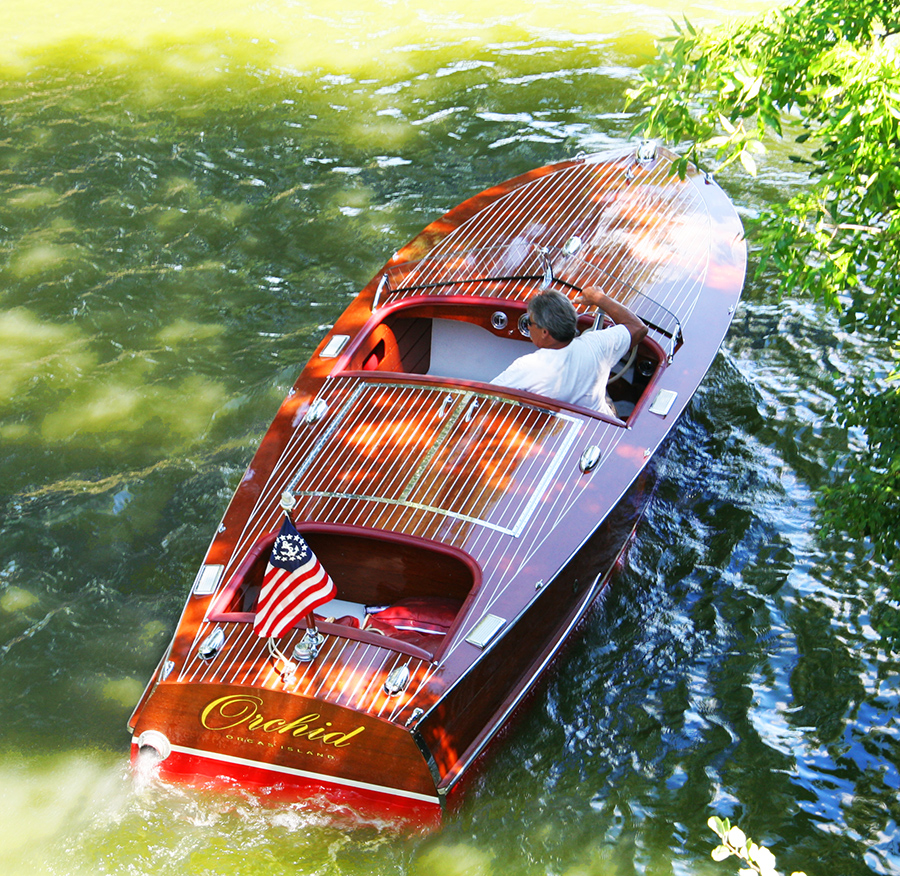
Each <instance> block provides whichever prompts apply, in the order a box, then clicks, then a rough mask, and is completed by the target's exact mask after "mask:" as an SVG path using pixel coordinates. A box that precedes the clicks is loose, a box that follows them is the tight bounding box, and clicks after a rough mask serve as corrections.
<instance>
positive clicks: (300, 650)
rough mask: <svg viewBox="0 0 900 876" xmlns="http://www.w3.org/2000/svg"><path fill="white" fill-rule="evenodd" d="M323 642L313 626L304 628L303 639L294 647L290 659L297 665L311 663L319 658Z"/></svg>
mask: <svg viewBox="0 0 900 876" xmlns="http://www.w3.org/2000/svg"><path fill="white" fill-rule="evenodd" d="M324 641H325V636H323V635H322V634H321V633H320V632H319V631H318V630H317V629H316V628H315V627H314V626H309V627H307V628H306V632H305V633H304V634H303V638H302V639H301V640H300V641H299V642H297V644H296V645H294V652H293V654H291V657H292V659H294V660H296V661H297V662H298V663H312V661H313V660H315V659H316V657H318V656H319V648H321V647H322V642H324Z"/></svg>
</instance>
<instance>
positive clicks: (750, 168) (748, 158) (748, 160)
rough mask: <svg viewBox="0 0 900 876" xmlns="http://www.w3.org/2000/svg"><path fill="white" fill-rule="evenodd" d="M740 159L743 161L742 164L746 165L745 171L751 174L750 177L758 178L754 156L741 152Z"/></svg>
mask: <svg viewBox="0 0 900 876" xmlns="http://www.w3.org/2000/svg"><path fill="white" fill-rule="evenodd" d="M738 158H739V159H740V161H741V164H743V165H744V170H746V171H747V173H749V174H750V176H756V161H755V160H754V159H753V156H752V155H750V153H749V152H741V153H740V154H739V155H738Z"/></svg>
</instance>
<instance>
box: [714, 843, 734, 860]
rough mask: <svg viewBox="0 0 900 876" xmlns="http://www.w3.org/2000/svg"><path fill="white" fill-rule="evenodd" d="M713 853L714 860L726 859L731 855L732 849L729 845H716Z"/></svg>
mask: <svg viewBox="0 0 900 876" xmlns="http://www.w3.org/2000/svg"><path fill="white" fill-rule="evenodd" d="M711 854H712V859H713V860H714V861H724V860H725V859H726V858H730V857H731V855H732V851H731V849H729V848H728V846H716V847H715V848H714V849H713V850H712V853H711Z"/></svg>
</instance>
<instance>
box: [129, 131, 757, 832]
mask: <svg viewBox="0 0 900 876" xmlns="http://www.w3.org/2000/svg"><path fill="white" fill-rule="evenodd" d="M674 160H675V156H674V155H673V154H671V153H669V152H667V151H665V150H663V149H657V148H655V147H652V146H650V147H649V148H648V145H647V144H641V146H640V147H639V148H637V149H636V150H630V151H619V152H617V153H610V154H604V155H595V156H588V157H579V158H576V159H574V160H569V161H564V162H562V163H559V164H554V165H551V166H547V167H542V168H539V169H536V170H533V171H531V172H529V173H526V174H524V175H522V176H519V177H516V178H515V179H512V180H510V181H508V182H506V183H503V184H501V185H498V186H495V187H493V188H491V189H488V190H486V191H484V192H482V193H481V194H478V195H476V196H475V197H472V198H470V199H468V200H466V201H465V202H463V203H462V204H461V205H460V206H458V207H456V208H455V209H453V210H451V211H450V212H449V213H447V214H446V215H445V216H443V217H442V218H440V219H439V220H437V221H436V222H434V223H433V224H431V225H429V226H428V227H427V228H425V229H424V230H423V231H422V232H421V233H420V234H419V235H418V236H417V237H416V238H414V239H413V240H412V241H411V242H410V243H409V244H408V245H406V246H405V247H404V248H403V249H401V250H400V251H399V252H397V253H396V254H395V255H394V256H393V257H392V258H391V259H390V260H389V261H388V262H387V264H386V265H385V266H384V267H383V268H382V269H381V270H380V271H379V272H378V273H377V274H376V275H375V277H374V278H373V279H372V280H371V282H370V283H369V284H368V285H367V286H366V287H365V288H364V289H363V290H362V292H360V293H359V295H358V296H357V297H356V298H355V299H354V301H353V302H352V304H351V305H350V306H349V307H348V309H347V310H346V312H345V313H344V314H343V315H342V316H341V317H340V319H339V320H338V321H337V323H336V324H335V326H334V327H333V329H332V330H331V331H330V332H328V334H327V335H326V336H325V338H324V339H323V340H322V342H321V344H320V346H319V347H318V349H317V350H316V352H315V354H314V355H313V357H312V359H311V360H310V362H309V363H308V364H307V366H306V368H305V369H304V370H303V372H302V373H301V374H300V377H299V378H298V380H297V382H296V383H295V384H294V386H293V388H292V389H291V390H290V392H289V394H288V396H287V398H286V399H285V401H284V403H283V404H282V406H281V408H280V410H279V411H278V414H277V416H276V417H275V420H274V422H273V423H272V425H271V427H270V428H269V430H268V431H267V432H266V434H265V437H264V438H263V441H262V444H261V446H260V447H259V450H258V451H257V453H256V455H255V456H254V458H253V460H252V462H251V463H250V466H249V468H248V469H247V471H246V474H245V475H244V477H243V479H242V480H241V482H240V484H239V486H238V487H237V490H236V492H235V494H234V497H233V499H232V500H231V503H230V504H229V505H228V508H227V510H226V511H225V514H224V517H223V519H222V522H221V524H220V525H219V527H218V529H217V531H216V532H215V535H214V536H213V538H212V542H211V544H210V546H209V549H208V551H207V553H206V555H205V557H204V558H203V562H202V565H201V566H200V569H199V572H198V574H197V577H196V580H195V581H194V583H193V586H192V587H191V589H190V593H189V595H188V598H187V603H186V605H185V607H184V611H183V614H182V616H181V619H180V620H179V623H178V627H177V629H176V631H175V634H174V637H173V639H172V642H171V644H170V645H169V647H168V649H167V650H166V652H165V654H164V656H163V657H162V659H161V661H160V664H159V666H158V668H157V669H156V672H155V673H154V675H153V677H152V679H151V680H150V683H149V684H148V686H147V688H146V690H145V692H144V694H143V696H142V698H141V700H140V702H139V703H138V705H137V707H136V709H135V711H134V714H133V716H132V718H131V720H130V722H129V728H130V729H131V731H132V734H133V736H132V754H133V758H134V760H135V762H136V763H139V762H141V761H142V759H143V758H144V757H145V756H146V757H149V758H150V759H151V760H152V761H153V762H155V763H156V764H157V769H158V770H159V774H160V775H161V776H162V777H163V778H167V779H180V780H189V781H198V780H200V781H202V780H221V781H224V782H226V783H228V782H231V783H234V784H237V785H240V786H246V785H250V786H255V787H258V788H262V789H269V790H272V789H274V790H277V791H280V792H281V793H283V794H289V795H292V796H294V797H296V798H309V799H321V798H323V797H324V798H325V799H328V800H332V801H347V802H349V803H350V804H352V805H353V806H354V807H357V806H361V807H363V808H365V807H368V806H372V807H377V806H381V805H382V804H385V805H386V807H387V808H388V809H391V808H394V809H395V810H396V811H398V812H408V813H412V814H413V818H431V817H432V816H435V815H438V816H439V813H440V811H441V809H442V807H443V806H444V805H445V803H446V801H447V799H448V797H450V796H451V792H452V791H453V790H454V788H457V787H458V786H459V783H460V780H461V778H462V777H463V776H464V775H465V774H466V772H467V770H468V769H469V768H470V767H471V766H472V764H473V763H474V762H475V761H476V759H477V758H478V757H479V756H480V755H481V753H482V752H483V751H484V750H485V749H486V747H487V746H488V745H489V743H490V742H491V740H492V739H494V738H495V737H496V736H497V734H498V732H499V731H500V730H501V728H502V727H503V726H504V724H505V723H506V722H507V720H508V719H509V717H510V715H511V714H512V713H513V711H514V710H515V709H516V707H517V706H518V705H519V704H520V703H521V702H522V701H523V699H524V698H525V697H526V696H527V695H528V693H529V692H530V691H531V690H533V688H534V687H535V684H536V682H537V680H538V679H539V678H540V677H541V675H542V673H543V672H544V671H545V670H546V669H547V667H548V665H549V664H550V663H551V661H553V659H554V657H556V656H557V655H558V654H559V653H560V650H561V648H562V646H563V644H564V643H565V642H566V639H567V637H569V636H570V634H571V633H572V631H573V630H574V629H575V628H576V626H577V625H578V623H579V621H580V620H581V619H583V618H584V616H585V613H586V611H587V610H588V608H589V606H590V605H591V603H592V601H593V600H595V598H596V597H597V595H598V594H599V593H600V592H601V591H602V590H603V589H604V588H605V587H606V586H607V583H608V581H609V579H610V575H611V573H612V571H613V570H614V568H615V567H616V563H617V561H618V560H619V559H620V558H621V556H622V554H623V551H624V549H625V547H626V545H627V543H628V540H629V536H630V534H631V533H632V532H633V529H634V527H635V525H636V521H637V516H638V513H639V506H640V502H639V501H637V497H638V496H639V492H640V479H641V476H642V473H643V472H644V471H645V469H646V467H647V465H648V462H649V460H650V459H651V458H652V456H653V454H654V452H655V451H656V450H657V449H658V448H659V446H660V444H661V442H662V441H663V440H664V439H665V438H666V436H667V435H668V434H669V433H670V431H671V430H672V427H673V425H674V423H675V420H676V418H677V417H678V415H679V413H680V412H681V411H682V410H683V409H684V407H685V405H687V404H688V402H689V401H690V399H691V397H692V395H693V393H694V391H695V390H696V389H697V386H698V385H699V383H700V381H701V380H702V378H703V376H704V374H705V373H706V371H707V369H708V368H709V366H710V364H711V363H712V361H713V358H714V357H715V355H716V353H717V351H718V349H719V346H720V344H721V342H722V340H723V338H724V336H725V334H726V332H727V330H728V327H729V324H730V323H731V320H732V317H733V315H734V312H735V308H736V306H737V303H738V300H739V297H740V293H741V289H742V285H743V280H744V273H745V263H746V252H745V245H744V241H743V235H742V229H741V224H740V221H739V219H738V217H737V215H736V213H735V211H734V209H733V207H732V206H731V204H730V203H729V201H728V199H727V198H726V197H725V195H724V194H723V192H722V191H721V190H720V188H719V187H718V186H717V185H716V184H715V183H714V182H713V181H711V180H710V179H709V178H707V177H705V176H704V175H703V174H701V173H699V172H697V171H695V170H689V172H688V173H687V176H686V178H685V179H683V180H682V179H679V178H678V177H677V175H673V174H672V163H673V161H674ZM587 286H599V287H601V288H602V289H603V290H604V291H606V293H607V294H609V295H610V296H612V297H613V298H615V299H616V300H618V301H621V302H622V303H624V304H626V305H627V306H628V307H629V308H630V309H631V311H632V312H633V313H635V314H636V315H638V316H639V317H641V319H643V320H644V321H645V322H646V324H647V325H648V326H649V333H648V335H647V337H646V338H645V339H644V340H643V341H642V342H641V343H640V345H639V347H638V348H637V353H636V358H634V360H633V361H632V362H630V363H623V364H627V370H626V372H625V373H624V374H623V375H622V376H621V378H620V379H619V380H618V381H617V382H615V383H614V384H611V385H610V393H611V394H612V396H613V398H614V399H615V400H616V406H617V413H618V416H617V417H610V416H604V415H602V414H599V413H597V412H595V411H592V410H588V409H585V408H580V407H575V406H573V405H569V404H565V403H563V402H559V401H557V400H555V399H552V398H545V397H542V396H538V395H535V394H531V393H527V392H518V391H515V390H511V389H505V388H502V387H499V386H495V385H491V384H490V383H489V381H490V379H491V378H492V377H494V376H495V375H496V374H498V373H499V372H500V371H501V370H502V369H503V368H504V367H505V366H506V365H507V364H508V363H509V362H511V361H512V360H513V359H514V358H516V357H517V356H519V355H521V354H522V353H524V352H528V351H529V350H531V349H532V347H531V345H530V342H529V341H528V339H527V338H526V337H525V334H526V333H527V324H523V317H524V315H525V312H526V304H527V301H528V299H529V297H530V296H532V295H533V294H535V293H536V292H537V291H539V290H540V289H543V288H554V289H557V290H559V291H561V292H563V293H565V294H566V295H568V296H569V297H570V298H571V299H572V300H573V301H574V300H575V299H577V298H578V296H579V290H580V289H582V288H584V287H587ZM578 309H579V320H580V323H581V327H582V328H584V329H588V328H589V326H590V325H591V323H592V322H593V320H594V315H593V314H592V313H589V312H585V308H584V306H583V305H580V304H579V305H578ZM286 510H289V513H290V514H291V516H292V519H293V521H294V523H295V525H296V528H297V531H298V532H299V533H300V534H301V535H302V536H303V537H304V538H305V540H306V542H307V543H308V545H309V547H310V548H311V549H312V551H313V552H314V553H315V555H316V556H317V557H318V559H319V561H320V563H321V565H322V567H323V568H324V569H326V570H327V572H328V574H329V575H330V576H331V578H332V580H333V582H334V586H335V589H336V598H335V599H334V600H333V601H331V602H329V603H328V604H326V605H322V606H320V607H319V608H317V609H316V611H315V613H314V614H315V616H316V617H317V618H318V622H317V623H316V627H317V631H318V636H319V638H320V640H321V641H320V643H319V647H318V650H317V651H316V649H315V648H313V650H312V651H310V649H309V648H308V647H307V643H308V642H309V636H308V635H307V631H306V627H305V624H304V623H303V622H302V621H298V623H297V624H295V625H294V626H292V627H291V628H290V629H289V630H288V631H287V632H286V633H285V634H284V635H282V636H281V637H280V638H279V639H278V641H277V647H275V646H273V645H272V641H273V640H271V639H268V638H263V637H260V636H258V635H256V634H255V632H254V619H255V617H256V611H257V607H258V606H257V600H258V598H259V593H260V588H261V584H262V580H263V576H264V574H265V572H266V569H267V567H268V562H269V560H270V555H271V554H272V546H273V543H274V541H275V539H276V534H277V532H278V531H279V528H280V526H281V525H282V521H283V519H284V515H285V513H286ZM313 644H315V643H313ZM453 796H456V795H453Z"/></svg>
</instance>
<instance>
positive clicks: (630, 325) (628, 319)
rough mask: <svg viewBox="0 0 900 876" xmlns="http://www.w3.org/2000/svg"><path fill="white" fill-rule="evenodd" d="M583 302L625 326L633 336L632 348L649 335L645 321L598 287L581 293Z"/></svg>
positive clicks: (589, 288) (586, 289) (585, 289)
mask: <svg viewBox="0 0 900 876" xmlns="http://www.w3.org/2000/svg"><path fill="white" fill-rule="evenodd" d="M581 300H582V301H586V302H587V303H588V304H593V305H594V306H595V307H599V308H600V309H601V310H602V311H603V312H604V313H606V314H608V315H609V318H610V319H611V320H612V321H613V322H614V323H616V324H617V325H624V326H625V328H627V329H628V332H629V334H630V335H631V346H632V347H633V346H634V345H635V344H639V343H640V342H641V341H642V340H643V339H644V336H645V335H646V334H647V326H646V325H645V324H644V322H643V320H641V319H640V318H638V317H637V316H635V315H634V314H633V313H632V312H631V311H630V310H629V309H628V308H627V307H626V306H625V305H624V304H619V302H618V301H616V300H614V299H613V298H610V297H609V295H607V294H606V293H605V292H603V291H601V290H600V289H598V288H597V287H596V286H587V287H585V288H584V289H583V290H582V292H581Z"/></svg>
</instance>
